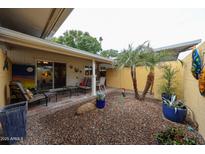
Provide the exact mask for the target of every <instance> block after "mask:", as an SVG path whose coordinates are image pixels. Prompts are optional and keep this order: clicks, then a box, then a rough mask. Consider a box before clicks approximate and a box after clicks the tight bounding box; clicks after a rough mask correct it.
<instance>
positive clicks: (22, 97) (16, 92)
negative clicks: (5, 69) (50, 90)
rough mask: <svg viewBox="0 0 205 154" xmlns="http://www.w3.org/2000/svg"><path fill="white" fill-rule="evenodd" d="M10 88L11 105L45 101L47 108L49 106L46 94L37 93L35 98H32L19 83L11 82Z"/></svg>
mask: <svg viewBox="0 0 205 154" xmlns="http://www.w3.org/2000/svg"><path fill="white" fill-rule="evenodd" d="M9 87H10V95H11V104H13V103H18V102H21V101H28V104H31V103H34V102H39V101H45V103H46V106H47V105H48V96H47V95H46V94H45V93H37V94H34V95H33V96H30V95H29V93H28V92H27V91H26V90H25V89H24V87H23V85H22V84H21V82H19V81H11V82H10V84H9Z"/></svg>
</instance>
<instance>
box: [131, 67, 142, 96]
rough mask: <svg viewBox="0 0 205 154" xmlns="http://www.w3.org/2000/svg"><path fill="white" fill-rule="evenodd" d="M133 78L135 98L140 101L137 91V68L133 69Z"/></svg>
mask: <svg viewBox="0 0 205 154" xmlns="http://www.w3.org/2000/svg"><path fill="white" fill-rule="evenodd" d="M131 77H132V83H133V88H134V92H135V98H136V99H139V98H140V96H139V93H138V89H137V78H136V68H135V67H133V66H132V67H131Z"/></svg>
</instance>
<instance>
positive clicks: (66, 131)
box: [18, 92, 204, 145]
mask: <svg viewBox="0 0 205 154" xmlns="http://www.w3.org/2000/svg"><path fill="white" fill-rule="evenodd" d="M106 101H107V104H106V107H105V108H104V109H101V110H99V109H96V110H93V111H90V112H87V113H84V114H82V115H76V114H75V112H76V109H77V108H78V107H79V105H76V106H73V107H70V108H67V109H64V110H60V111H57V112H55V113H44V114H43V115H38V116H37V115H35V116H32V117H29V119H28V131H27V132H28V135H27V138H26V139H25V140H24V141H21V142H18V144H140V145H142V144H156V140H155V139H154V137H153V134H155V133H157V132H159V131H161V130H164V129H165V128H166V127H167V126H175V127H181V128H183V129H184V130H185V132H186V133H187V134H188V135H189V136H197V138H198V141H199V143H200V144H203V143H204V142H203V139H202V137H201V136H200V135H199V134H198V133H196V132H195V133H193V132H189V131H187V129H186V125H182V124H176V123H173V122H170V121H168V120H166V119H164V118H163V116H162V111H161V104H160V103H159V102H158V101H156V100H152V99H146V100H145V101H143V102H140V101H137V100H135V99H134V95H133V94H127V96H126V98H122V96H121V94H120V93H119V92H115V93H111V94H109V95H108V96H107V98H106Z"/></svg>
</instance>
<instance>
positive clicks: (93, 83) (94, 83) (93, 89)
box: [92, 59, 96, 96]
mask: <svg viewBox="0 0 205 154" xmlns="http://www.w3.org/2000/svg"><path fill="white" fill-rule="evenodd" d="M95 68H96V63H95V60H94V59H93V60H92V95H93V96H96V74H95Z"/></svg>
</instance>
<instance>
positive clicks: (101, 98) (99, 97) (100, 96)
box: [96, 91, 105, 101]
mask: <svg viewBox="0 0 205 154" xmlns="http://www.w3.org/2000/svg"><path fill="white" fill-rule="evenodd" d="M96 96H97V97H96V99H97V101H104V100H105V94H104V93H103V92H101V91H100V92H97V95H96Z"/></svg>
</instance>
